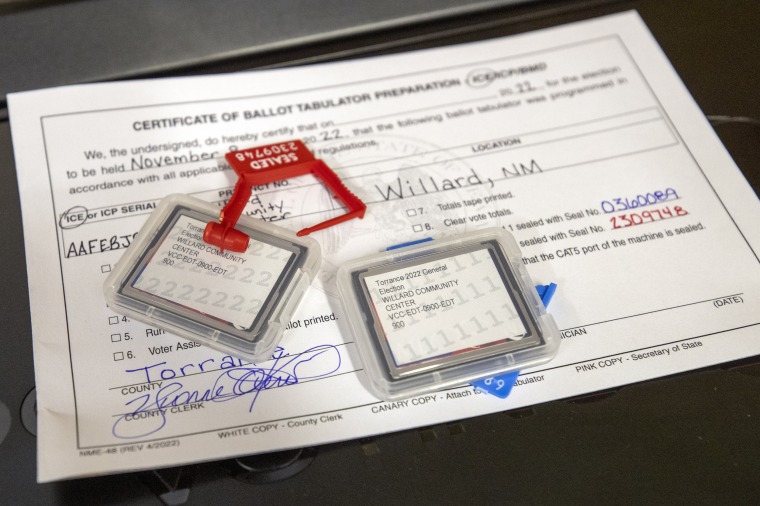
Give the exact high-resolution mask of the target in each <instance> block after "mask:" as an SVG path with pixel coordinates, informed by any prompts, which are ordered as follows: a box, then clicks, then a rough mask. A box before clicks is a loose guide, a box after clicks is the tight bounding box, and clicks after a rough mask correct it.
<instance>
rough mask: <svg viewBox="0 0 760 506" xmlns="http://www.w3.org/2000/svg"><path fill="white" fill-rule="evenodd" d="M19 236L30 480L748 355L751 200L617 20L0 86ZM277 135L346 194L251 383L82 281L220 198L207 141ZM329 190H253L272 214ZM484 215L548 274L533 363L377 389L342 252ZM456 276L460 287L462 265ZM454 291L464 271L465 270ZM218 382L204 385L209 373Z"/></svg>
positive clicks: (670, 78)
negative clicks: (404, 389)
mask: <svg viewBox="0 0 760 506" xmlns="http://www.w3.org/2000/svg"><path fill="white" fill-rule="evenodd" d="M9 106H10V119H11V127H12V133H13V140H14V148H15V155H16V164H17V170H18V182H19V188H20V193H21V204H22V211H23V221H24V235H25V241H26V255H27V265H28V275H29V287H30V288H29V289H30V300H31V312H32V327H33V335H34V352H35V353H34V355H35V373H36V382H37V402H38V423H39V429H38V430H39V432H38V434H39V436H38V438H39V442H38V459H39V462H38V470H39V473H38V478H39V480H40V481H50V480H56V479H62V478H69V477H76V476H87V475H95V474H102V473H111V472H119V471H127V470H136V469H145V468H156V467H160V466H170V465H177V464H181V463H185V462H196V461H205V460H212V459H219V458H225V457H229V456H234V455H242V454H251V453H257V452H265V451H273V450H278V449H284V448H294V447H302V446H306V445H314V444H319V443H325V442H330V441H337V440H343V439H349V438H357V437H363V436H367V435H371V434H378V433H383V432H388V431H394V430H402V429H406V428H410V427H415V426H420V425H430V424H436V423H441V422H444V421H447V420H452V419H458V418H463V417H470V416H476V415H480V414H484V413H490V412H495V411H501V410H506V409H513V408H517V407H520V406H525V405H529V404H533V403H538V402H544V401H548V400H551V399H557V398H561V397H567V396H572V395H578V394H582V393H584V392H590V391H594V390H598V389H604V388H610V387H614V386H617V385H622V384H626V383H630V382H635V381H641V380H645V379H648V378H653V377H657V376H661V375H666V374H673V373H676V372H679V371H684V370H688V369H694V368H698V367H703V366H707V365H710V364H715V363H718V362H721V361H727V360H733V359H737V358H741V357H745V356H750V355H754V354H757V353H758V352H760V339H758V337H759V334H760V331H759V329H760V327H758V324H759V323H760V314H759V313H758V311H757V308H758V307H760V306H759V305H758V300H759V299H760V261H758V251H759V248H760V227H758V221H757V216H758V211H760V206H758V201H757V198H756V197H755V195H754V194H753V192H752V190H751V189H750V187H749V186H748V185H747V183H746V181H745V180H744V179H743V177H742V176H741V173H740V172H739V171H738V170H737V168H736V166H735V165H734V163H733V161H732V160H731V158H730V157H729V155H728V154H727V152H726V151H725V149H724V148H723V147H722V146H721V144H720V143H719V141H718V139H717V137H716V136H715V134H714V133H713V131H712V130H711V128H710V127H709V125H708V123H707V121H706V120H705V118H704V116H703V115H702V114H701V112H700V111H699V109H698V108H697V106H696V105H695V103H694V102H693V100H692V98H691V97H690V96H689V95H688V93H687V91H686V89H685V88H684V86H683V84H682V83H681V81H680V80H679V78H678V77H677V75H676V74H675V73H674V71H673V69H672V67H671V66H670V64H669V63H668V61H667V59H666V58H665V56H664V55H663V53H662V52H661V50H660V49H659V47H658V46H657V45H656V43H655V41H654V40H653V38H652V36H651V35H650V33H649V32H648V31H647V29H646V27H645V26H644V25H643V23H642V21H641V20H640V18H639V17H638V15H636V14H635V13H626V14H620V15H615V16H610V17H605V18H600V19H597V20H591V21H587V22H582V23H576V24H572V25H568V26H564V27H559V28H554V29H549V30H542V31H538V32H535V33H528V34H524V35H519V36H513V37H509V38H504V39H498V40H491V41H485V42H479V43H473V44H467V45H461V46H453V47H447V48H443V49H434V50H429V51H422V52H415V53H408V54H402V55H395V56H388V57H381V58H370V59H365V60H357V61H352V62H345V63H335V64H327V65H313V66H309V67H305V68H293V69H285V70H275V71H265V72H251V73H241V74H233V75H225V76H213V77H197V78H195V77H194V78H180V79H163V80H152V81H138V82H119V83H112V84H96V85H86V86H74V87H65V88H58V89H51V90H42V91H37V92H29V93H22V94H14V95H11V96H10V97H9ZM293 138H300V139H303V140H304V141H305V142H306V143H307V145H308V146H309V148H310V149H311V150H312V151H314V153H315V155H316V156H318V157H320V158H322V159H324V160H325V161H326V162H327V164H328V165H329V166H330V167H332V168H333V169H334V170H335V171H336V172H337V173H338V174H339V175H340V176H341V178H342V179H343V181H344V182H345V183H346V185H347V186H348V188H349V189H350V190H351V191H353V192H354V193H356V194H357V195H358V196H359V197H360V198H362V199H363V200H364V201H365V202H366V203H367V204H368V210H367V215H366V217H365V218H364V219H363V220H351V221H350V222H347V223H344V224H341V225H340V226H338V227H333V228H330V229H328V230H326V231H322V232H319V233H316V234H314V238H315V239H317V240H318V241H319V242H320V243H321V246H322V249H323V254H324V256H325V262H324V263H323V268H322V270H321V272H320V275H319V278H318V280H317V282H315V283H314V284H313V286H312V288H311V289H310V291H309V292H308V293H307V295H306V298H305V300H304V302H303V303H302V305H301V307H300V308H299V310H298V312H297V313H296V317H295V318H294V319H293V321H292V322H291V324H290V329H289V330H288V331H287V332H286V333H285V336H284V338H283V340H282V343H281V348H280V349H278V351H277V352H276V353H275V356H274V358H273V359H272V360H271V361H269V362H266V363H263V364H258V365H257V372H256V374H259V375H261V376H262V377H263V379H264V380H266V379H274V378H277V377H280V376H282V375H287V376H288V377H291V378H295V380H296V381H295V382H293V384H288V385H287V386H283V385H281V384H280V383H279V382H277V381H271V382H267V381H262V382H261V383H260V384H261V385H265V386H261V387H260V388H255V389H238V390H237V392H238V395H233V396H221V395H215V392H218V391H219V390H218V388H219V387H221V386H223V387H225V388H229V389H234V388H235V387H236V386H240V385H241V384H244V382H245V379H244V378H245V377H246V375H247V374H250V368H251V366H250V365H248V364H243V363H242V362H240V361H239V360H238V359H235V358H232V357H229V356H224V355H222V354H219V353H216V352H213V351H211V350H208V349H206V348H204V347H202V346H196V345H194V344H193V343H190V342H188V341H185V340H183V339H180V338H178V337H175V336H172V335H169V334H166V333H164V332H163V331H161V330H159V329H157V328H152V327H147V326H145V325H143V324H140V323H138V322H135V321H132V320H129V319H126V318H123V317H121V316H119V315H117V314H116V313H114V312H113V311H111V310H110V309H109V308H107V307H106V305H105V302H104V299H103V296H102V292H101V286H102V283H103V281H104V279H105V277H106V275H107V272H108V271H110V270H111V269H112V268H113V266H114V265H115V264H116V263H117V262H118V261H119V258H120V257H121V255H122V253H123V251H124V249H125V248H127V247H128V246H129V244H130V243H131V242H132V240H133V238H134V236H135V234H136V233H137V231H138V230H139V228H140V226H141V225H142V223H143V222H144V221H145V220H146V218H147V216H148V215H149V213H150V212H151V210H152V209H153V208H154V206H155V205H156V202H157V201H158V200H160V199H161V198H162V197H163V196H165V195H166V194H169V193H176V192H183V193H188V194H191V195H194V196H196V197H198V198H201V199H204V200H207V201H211V202H215V203H218V204H219V205H220V206H221V205H223V204H224V203H225V202H226V200H227V199H228V198H229V196H230V195H231V190H232V186H233V184H234V174H233V172H232V171H231V170H230V169H229V168H228V167H227V166H226V165H225V164H224V163H223V160H222V155H223V153H224V152H226V151H228V150H232V149H239V148H244V147H250V146H255V145H258V144H269V143H272V142H278V141H284V140H289V139H293ZM335 205H336V204H335V202H334V199H332V198H330V195H328V193H327V192H326V191H325V190H324V187H323V186H322V185H321V184H320V183H319V182H316V181H315V180H314V179H313V178H310V177H302V178H299V179H295V180H289V181H284V182H282V183H279V184H268V185H264V186H262V187H260V188H256V189H255V190H254V197H253V198H252V201H251V204H250V206H249V207H248V209H247V211H246V212H247V213H248V214H250V215H252V216H255V217H259V218H261V219H265V220H268V221H273V222H275V221H276V222H277V223H278V224H280V225H282V226H284V227H287V228H290V229H292V230H300V229H301V228H303V227H304V226H309V225H312V224H314V223H317V222H320V221H323V220H325V219H327V218H328V217H330V216H331V214H334V215H337V214H341V213H342V210H340V209H334V207H335ZM486 226H502V227H505V228H506V229H507V230H509V231H511V232H512V233H513V234H514V235H515V236H516V238H517V240H518V242H519V243H520V245H521V247H522V249H523V254H524V262H525V263H526V265H527V269H528V270H529V272H530V274H531V276H532V277H533V279H534V281H535V282H536V283H549V282H555V283H557V284H558V285H559V291H558V293H557V296H556V297H555V298H554V300H553V302H552V305H551V312H552V313H553V315H554V318H555V319H556V321H557V323H558V326H559V328H560V329H561V330H562V334H563V341H562V344H561V346H560V352H559V355H558V356H557V358H556V359H554V360H553V361H552V362H550V363H549V364H548V365H546V366H544V367H542V368H539V369H538V370H532V371H523V373H522V375H521V376H520V378H519V380H518V382H517V386H516V387H515V388H514V390H513V391H512V394H511V396H510V397H509V398H507V399H506V400H502V399H499V398H496V397H493V396H489V395H485V394H479V393H477V392H476V391H475V390H474V389H473V388H472V387H470V386H462V387H461V388H456V389H453V390H448V391H443V392H438V393H434V394H430V395H425V396H422V397H417V398H412V399H408V400H404V401H398V402H392V403H388V402H380V401H378V399H376V398H374V397H372V396H371V395H370V394H369V393H367V390H366V389H365V387H364V386H363V384H364V382H366V379H365V378H364V377H363V372H362V365H361V363H360V361H359V359H358V357H357V354H356V350H355V348H354V346H355V345H354V343H353V339H352V336H351V335H350V334H349V333H348V332H347V331H346V330H345V327H344V325H343V322H342V321H341V319H342V315H341V310H340V305H339V303H338V301H337V300H336V298H335V295H334V294H335V281H334V273H335V270H336V267H337V266H338V265H340V264H341V263H342V262H344V261H346V260H348V259H353V258H357V257H359V256H363V255H366V254H370V253H374V252H377V251H379V250H381V249H383V248H384V247H386V246H388V245H391V244H396V243H400V242H404V241H409V240H414V239H419V238H423V237H426V236H431V237H434V238H435V237H443V236H447V235H450V234H456V233H460V232H464V231H466V230H472V229H477V228H480V227H486ZM474 281H477V280H474ZM472 286H473V288H471V289H474V290H478V286H479V285H478V283H474V284H473V285H472ZM224 391H227V390H224Z"/></svg>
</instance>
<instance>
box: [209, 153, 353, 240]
mask: <svg viewBox="0 0 760 506" xmlns="http://www.w3.org/2000/svg"><path fill="white" fill-rule="evenodd" d="M225 158H226V159H227V162H228V163H229V164H230V166H231V167H232V169H233V170H234V171H235V173H236V174H237V175H238V181H237V184H235V189H234V190H233V192H232V197H231V198H230V200H229V202H227V205H226V206H224V208H222V211H221V213H219V223H216V222H210V223H208V224H207V225H206V230H205V231H204V233H203V240H204V241H206V242H207V243H209V244H213V245H214V246H217V247H218V248H219V249H220V250H222V251H223V250H226V249H228V250H231V251H238V252H243V251H245V250H246V248H247V247H248V240H249V237H248V236H247V235H246V234H244V233H243V232H241V231H239V230H236V229H235V225H236V224H237V221H238V218H240V215H241V214H242V213H243V209H245V205H246V204H247V203H248V199H250V198H251V192H252V190H251V187H252V186H255V185H262V184H267V183H272V182H274V181H282V180H283V179H290V178H292V177H296V176H303V175H305V174H313V175H314V177H316V178H317V179H319V180H320V181H322V182H323V183H324V184H325V186H327V188H328V189H329V190H330V192H332V194H333V195H334V196H335V198H336V199H338V200H340V201H341V202H342V203H343V205H344V206H345V207H346V208H347V209H348V212H346V214H343V215H341V216H336V217H335V218H332V219H329V220H327V221H324V222H322V223H319V224H317V225H314V226H313V227H307V228H304V229H303V230H301V231H299V232H298V233H297V234H296V235H298V236H304V235H308V234H310V233H312V232H316V231H317V230H322V229H325V228H328V227H331V226H333V225H337V224H338V223H342V222H344V221H348V220H350V219H352V218H363V217H364V213H365V211H366V210H367V206H366V205H365V204H364V202H362V201H361V199H359V197H357V196H356V195H354V194H353V193H351V192H350V191H349V190H348V188H346V186H345V185H344V184H343V182H342V181H341V180H340V178H339V177H338V176H337V175H336V174H335V172H333V171H332V170H331V169H330V167H328V166H327V164H325V162H323V161H322V160H319V159H317V158H314V155H313V154H312V152H311V151H309V149H308V148H307V147H306V146H305V145H304V143H303V142H301V141H299V140H294V141H287V142H280V143H277V144H269V145H267V146H259V147H255V148H249V149H242V150H240V151H232V152H230V153H227V154H226V155H225Z"/></svg>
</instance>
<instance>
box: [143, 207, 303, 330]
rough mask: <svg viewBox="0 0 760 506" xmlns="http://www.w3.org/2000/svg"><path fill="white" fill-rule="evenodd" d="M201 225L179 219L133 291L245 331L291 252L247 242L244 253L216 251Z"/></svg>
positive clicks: (268, 293)
mask: <svg viewBox="0 0 760 506" xmlns="http://www.w3.org/2000/svg"><path fill="white" fill-rule="evenodd" d="M205 226H206V224H205V223H204V222H203V221H200V220H197V219H194V218H190V217H188V216H180V217H179V219H178V220H177V222H176V223H175V224H174V226H173V227H172V229H171V231H170V232H169V234H168V235H167V236H166V237H165V238H164V239H163V242H162V243H161V244H160V245H159V247H158V248H157V250H156V252H155V254H154V255H153V257H152V258H150V260H149V261H148V262H147V265H146V266H145V268H144V269H143V271H142V272H141V273H140V275H139V276H138V278H137V279H136V280H135V282H134V283H133V287H134V288H137V289H138V290H142V291H144V292H148V293H150V294H153V295H155V296H157V297H160V298H162V299H165V300H167V301H169V302H172V303H175V304H179V305H181V306H185V307H187V308H190V309H192V310H195V311H198V312H201V313H203V314H206V315H209V316H212V317H215V318H219V319H221V320H224V321H225V322H229V323H231V324H232V325H234V326H236V327H238V328H240V329H247V328H250V327H251V326H252V325H253V322H254V320H255V319H256V315H258V313H259V310H260V309H261V307H262V306H263V305H264V302H265V301H266V300H267V298H268V297H269V295H270V293H271V292H272V288H273V287H274V286H275V284H276V282H277V279H278V278H279V277H280V275H281V274H282V271H283V269H285V267H286V265H287V263H288V260H290V258H291V257H292V256H293V253H292V252H290V251H288V250H285V249H282V248H278V247H277V246H273V245H271V244H267V243H264V242H261V241H257V240H255V239H253V238H252V239H251V241H250V243H249V245H248V249H247V250H246V251H245V252H244V253H237V252H231V251H223V252H220V251H219V249H218V248H217V247H216V246H212V245H210V244H207V243H205V242H203V229H204V227H205Z"/></svg>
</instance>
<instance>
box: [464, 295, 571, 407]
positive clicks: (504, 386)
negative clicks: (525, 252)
mask: <svg viewBox="0 0 760 506" xmlns="http://www.w3.org/2000/svg"><path fill="white" fill-rule="evenodd" d="M536 291H537V292H538V296H539V297H540V298H541V302H543V303H544V307H548V306H549V302H550V301H551V300H552V297H554V293H555V292H556V291H557V284H556V283H549V284H548V285H536ZM519 375H520V371H512V372H508V373H507V374H500V375H498V376H492V377H490V378H486V379H482V380H478V381H473V382H472V386H474V387H475V388H477V389H478V390H482V391H483V392H485V393H487V394H491V395H495V396H496V397H499V398H501V399H506V398H507V397H509V394H510V393H511V392H512V387H513V386H515V382H516V381H517V377H518V376H519Z"/></svg>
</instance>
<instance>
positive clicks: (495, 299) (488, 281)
mask: <svg viewBox="0 0 760 506" xmlns="http://www.w3.org/2000/svg"><path fill="white" fill-rule="evenodd" d="M337 282H338V292H339V294H340V298H341V302H342V304H343V308H344V310H345V314H346V317H347V319H348V321H349V324H350V326H351V329H352V331H353V333H354V335H355V337H356V342H357V345H358V349H359V352H360V354H361V358H362V361H363V363H364V370H365V371H366V373H367V376H368V378H369V386H370V387H371V389H372V391H373V392H374V393H375V394H376V395H377V396H378V397H380V398H383V399H387V400H394V399H398V398H402V397H410V396H415V395H420V394H423V393H426V392H430V391H434V390H439V389H442V388H447V387H452V386H456V385H461V384H465V383H469V382H471V381H475V380H478V379H482V378H486V377H489V376H494V375H498V374H504V373H507V372H511V371H516V370H521V369H525V368H528V367H533V366H536V365H539V364H542V363H545V362H547V361H549V360H551V359H552V358H553V357H554V355H555V354H556V352H557V350H558V347H559V342H560V334H559V330H558V329H557V325H556V324H555V323H554V319H553V318H552V317H551V316H550V315H548V314H547V313H546V310H545V308H544V306H543V304H542V303H541V300H540V298H539V297H538V294H537V292H536V289H535V285H534V284H533V282H532V281H531V279H530V277H529V276H528V272H527V270H526V269H525V267H524V265H523V262H522V255H521V253H520V249H519V248H518V246H517V243H516V241H515V240H514V238H513V237H512V235H511V234H509V233H508V232H507V231H505V230H504V229H501V228H488V229H483V230H478V231H475V232H470V233H467V234H462V235H459V236H454V237H449V238H445V239H439V240H435V241H432V242H427V243H424V244H421V245H418V246H414V247H408V248H403V249H398V250H394V251H389V252H385V253H380V254H377V255H373V256H370V257H366V258H362V259H359V260H355V261H353V262H350V263H349V264H347V265H344V266H343V267H341V268H340V269H339V271H338V279H337Z"/></svg>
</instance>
